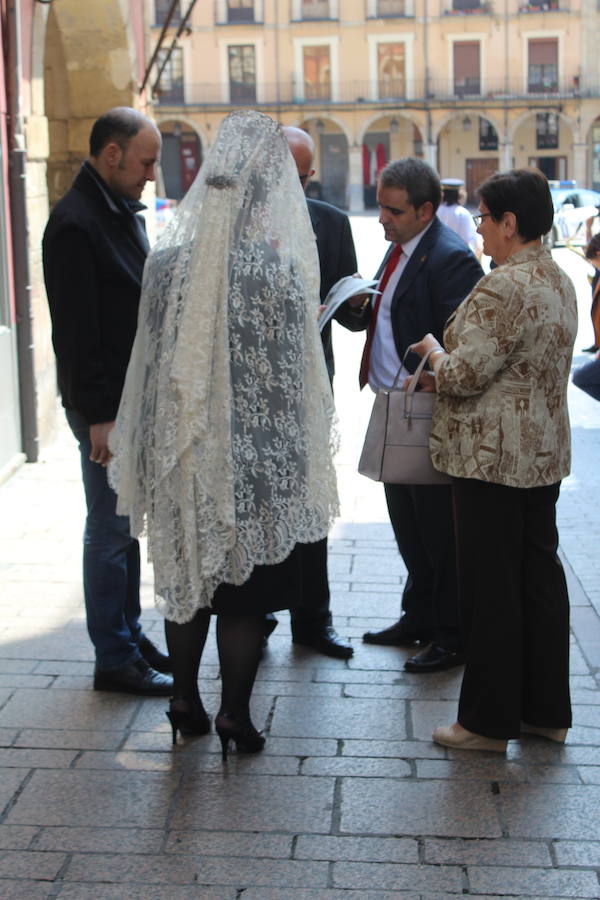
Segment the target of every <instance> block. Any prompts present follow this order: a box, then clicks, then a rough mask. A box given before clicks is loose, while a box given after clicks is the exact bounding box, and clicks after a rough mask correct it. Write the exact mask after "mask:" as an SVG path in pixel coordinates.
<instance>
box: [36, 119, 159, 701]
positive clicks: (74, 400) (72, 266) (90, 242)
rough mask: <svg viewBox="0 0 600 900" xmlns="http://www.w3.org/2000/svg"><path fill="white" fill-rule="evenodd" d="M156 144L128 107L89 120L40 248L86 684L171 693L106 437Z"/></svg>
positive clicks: (137, 284) (137, 286)
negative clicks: (74, 517)
mask: <svg viewBox="0 0 600 900" xmlns="http://www.w3.org/2000/svg"><path fill="white" fill-rule="evenodd" d="M160 148H161V137H160V132H159V131H158V129H157V128H156V127H155V125H153V123H152V122H151V121H150V119H147V118H146V116H143V115H142V114H141V113H139V112H137V111H136V110H134V109H129V108H128V107H117V108H115V109H111V110H109V111H108V112H107V113H105V114H104V115H103V116H100V118H99V119H98V120H97V121H96V122H95V124H94V126H93V128H92V131H91V134H90V155H89V159H88V160H87V161H86V162H84V164H83V166H82V167H81V170H80V172H79V174H78V175H77V178H76V179H75V181H74V183H73V186H72V188H71V189H70V190H69V191H68V192H67V194H66V195H65V196H64V197H63V198H62V200H60V201H59V202H58V203H57V204H56V207H55V208H54V210H53V212H52V215H51V216H50V219H49V221H48V225H47V226H46V231H45V234H44V241H43V260H44V276H45V280H46V291H47V294H48V301H49V304H50V315H51V317H52V341H53V344H54V350H55V352H56V360H57V366H58V384H59V388H60V392H61V394H62V401H63V406H64V407H65V409H66V415H67V420H68V422H69V425H70V427H71V429H72V431H73V434H74V435H75V437H76V439H77V441H78V442H79V449H80V452H81V470H82V476H83V485H84V488H85V496H86V502H87V518H86V524H85V533H84V539H83V588H84V595H85V608H86V615H87V626H88V632H89V635H90V638H91V640H92V643H93V645H94V649H95V651H96V669H95V675H94V688H95V689H96V690H105V691H123V692H126V693H134V694H170V693H171V691H172V688H173V681H172V679H171V678H170V677H167V676H166V675H165V674H161V673H165V672H168V671H170V663H169V659H168V657H167V656H165V655H164V654H162V653H160V652H159V650H158V649H157V648H156V647H155V646H154V644H152V643H151V641H150V640H148V638H147V637H146V636H145V635H144V632H143V630H142V626H141V623H140V612H141V611H140V596H139V591H140V550H139V545H138V542H137V540H135V539H134V538H133V537H132V536H131V534H130V532H129V522H128V520H127V519H126V518H125V517H124V516H117V514H116V501H117V498H116V495H115V493H114V492H113V491H112V490H111V488H110V487H109V485H108V482H107V478H106V468H105V466H106V465H107V463H108V460H109V458H110V453H109V450H108V443H107V442H108V434H109V432H110V430H111V428H112V426H113V424H114V419H115V417H116V415H117V409H118V407H119V401H120V399H121V391H122V389H123V383H124V381H125V372H126V370H127V364H128V362H129V356H130V354H131V347H132V345H133V339H134V337H135V331H136V324H137V313H138V305H139V299H140V291H141V284H142V272H143V269H144V262H145V259H146V254H147V253H148V250H149V244H148V239H147V237H146V231H145V227H144V222H143V219H142V218H141V217H140V216H138V215H137V213H138V211H139V210H141V209H145V207H144V206H142V204H141V203H140V202H139V199H140V197H141V194H142V191H143V189H144V185H145V184H146V182H147V181H154V178H155V166H156V164H157V163H158V159H159V156H160Z"/></svg>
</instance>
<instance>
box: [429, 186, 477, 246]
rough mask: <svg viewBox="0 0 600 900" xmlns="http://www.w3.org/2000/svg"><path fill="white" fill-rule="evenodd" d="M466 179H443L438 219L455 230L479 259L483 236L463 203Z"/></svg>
mask: <svg viewBox="0 0 600 900" xmlns="http://www.w3.org/2000/svg"><path fill="white" fill-rule="evenodd" d="M464 184H465V183H464V181H462V180H461V179H460V178H443V179H442V202H441V203H440V205H439V206H438V210H437V215H438V219H441V221H442V222H443V223H444V225H447V226H448V228H451V229H452V231H455V232H456V233H457V235H458V236H459V237H461V238H462V239H463V241H464V242H465V244H466V245H467V247H470V248H471V250H472V251H473V253H474V254H475V256H476V257H477V259H480V258H481V238H480V237H479V235H478V234H477V229H476V227H475V222H474V221H473V216H472V215H471V213H470V212H469V210H468V209H466V208H465V206H464V205H463V203H462V199H461V198H462V197H463V196H465V194H464Z"/></svg>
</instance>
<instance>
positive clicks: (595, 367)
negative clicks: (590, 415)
mask: <svg viewBox="0 0 600 900" xmlns="http://www.w3.org/2000/svg"><path fill="white" fill-rule="evenodd" d="M585 257H586V259H587V260H588V261H589V262H590V263H591V264H592V265H593V266H594V268H595V269H596V273H595V275H594V277H593V279H592V324H593V326H594V343H593V345H592V346H591V347H589V348H586V349H587V350H589V352H591V353H595V357H594V359H592V360H590V361H589V362H587V363H584V364H583V365H582V366H579V368H578V369H575V371H574V372H573V384H574V385H575V386H576V387H578V388H580V389H581V390H582V391H585V392H586V394H589V395H590V397H593V398H594V400H600V234H595V235H594V237H593V238H592V239H591V241H590V242H589V244H588V245H587V247H586V251H585Z"/></svg>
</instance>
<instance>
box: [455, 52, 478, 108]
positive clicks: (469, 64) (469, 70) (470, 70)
mask: <svg viewBox="0 0 600 900" xmlns="http://www.w3.org/2000/svg"><path fill="white" fill-rule="evenodd" d="M453 52H454V93H455V94H456V96H457V97H464V96H465V95H467V94H479V93H480V81H479V41H456V42H455V43H454V44H453Z"/></svg>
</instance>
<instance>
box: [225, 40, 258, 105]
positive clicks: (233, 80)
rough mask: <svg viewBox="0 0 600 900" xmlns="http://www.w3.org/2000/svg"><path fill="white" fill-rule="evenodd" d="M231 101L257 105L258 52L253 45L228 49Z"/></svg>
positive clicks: (241, 45)
mask: <svg viewBox="0 0 600 900" xmlns="http://www.w3.org/2000/svg"><path fill="white" fill-rule="evenodd" d="M228 64H229V100H230V102H231V103H256V52H255V48H254V45H253V44H240V45H237V46H230V47H228Z"/></svg>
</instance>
